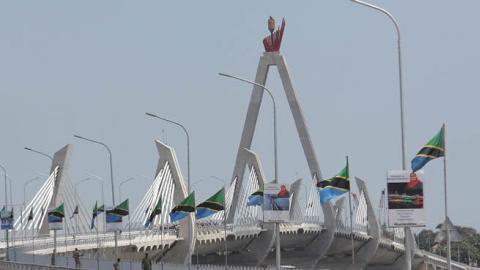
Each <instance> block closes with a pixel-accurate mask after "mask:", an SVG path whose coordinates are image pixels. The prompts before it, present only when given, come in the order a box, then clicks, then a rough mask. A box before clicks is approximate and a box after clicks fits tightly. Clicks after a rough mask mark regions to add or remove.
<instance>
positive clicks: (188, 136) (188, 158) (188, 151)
mask: <svg viewBox="0 0 480 270" xmlns="http://www.w3.org/2000/svg"><path fill="white" fill-rule="evenodd" d="M145 114H146V115H147V116H150V117H153V118H157V119H160V120H163V121H165V122H168V123H170V124H174V125H176V126H179V127H180V128H181V129H182V130H183V132H184V133H185V136H186V138H187V177H188V182H187V183H188V187H187V189H188V193H190V135H189V134H188V130H187V128H185V126H184V125H182V124H180V123H178V122H175V121H173V120H170V119H167V118H164V117H161V116H158V115H156V114H153V113H148V112H147V113H145Z"/></svg>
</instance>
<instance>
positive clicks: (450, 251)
mask: <svg viewBox="0 0 480 270" xmlns="http://www.w3.org/2000/svg"><path fill="white" fill-rule="evenodd" d="M442 132H443V188H444V196H445V229H446V230H447V269H448V270H451V269H452V265H451V264H452V262H451V260H452V250H451V248H452V247H451V243H450V228H449V226H450V224H449V222H447V220H448V200H447V199H448V197H447V147H446V143H445V142H446V137H445V135H446V134H445V124H443V126H442Z"/></svg>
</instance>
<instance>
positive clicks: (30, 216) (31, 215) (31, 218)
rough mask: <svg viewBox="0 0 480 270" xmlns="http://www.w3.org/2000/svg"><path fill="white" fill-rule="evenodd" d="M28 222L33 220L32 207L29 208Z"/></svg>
mask: <svg viewBox="0 0 480 270" xmlns="http://www.w3.org/2000/svg"><path fill="white" fill-rule="evenodd" d="M30 220H33V207H32V208H30V213H28V218H27V222H29V221H30Z"/></svg>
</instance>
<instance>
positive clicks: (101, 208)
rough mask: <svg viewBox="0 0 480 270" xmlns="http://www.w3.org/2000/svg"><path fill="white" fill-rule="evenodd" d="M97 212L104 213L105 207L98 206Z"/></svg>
mask: <svg viewBox="0 0 480 270" xmlns="http://www.w3.org/2000/svg"><path fill="white" fill-rule="evenodd" d="M98 212H99V213H103V212H105V205H104V204H102V205H100V207H98Z"/></svg>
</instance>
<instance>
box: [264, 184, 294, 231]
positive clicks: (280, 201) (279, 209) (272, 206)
mask: <svg viewBox="0 0 480 270" xmlns="http://www.w3.org/2000/svg"><path fill="white" fill-rule="evenodd" d="M287 187H288V185H285V184H278V183H269V184H265V185H264V191H263V221H264V222H288V221H289V220H290V195H291V194H290V191H289V188H287Z"/></svg>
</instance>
